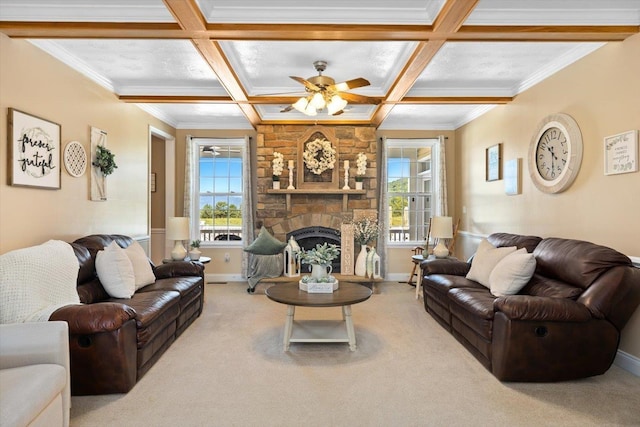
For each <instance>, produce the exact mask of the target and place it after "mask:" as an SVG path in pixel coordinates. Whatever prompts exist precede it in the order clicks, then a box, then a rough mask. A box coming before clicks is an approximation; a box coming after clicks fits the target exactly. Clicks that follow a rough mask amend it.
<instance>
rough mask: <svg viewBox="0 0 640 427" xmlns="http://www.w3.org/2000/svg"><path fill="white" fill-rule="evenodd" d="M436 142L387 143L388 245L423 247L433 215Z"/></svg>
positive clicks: (413, 140)
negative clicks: (403, 243)
mask: <svg viewBox="0 0 640 427" xmlns="http://www.w3.org/2000/svg"><path fill="white" fill-rule="evenodd" d="M437 143H438V140H437V139H419V140H418V139H404V140H402V139H394V140H392V139H388V140H387V194H388V202H389V208H388V215H389V217H388V224H389V240H388V241H389V243H398V242H411V243H420V244H422V243H424V239H425V238H426V237H427V229H428V227H429V218H431V217H432V216H433V214H434V202H435V201H436V200H437V197H435V195H434V191H435V190H434V189H435V188H436V186H434V184H433V179H432V177H433V178H435V177H436V176H437V172H436V171H434V167H435V166H436V165H437V164H438V162H437V161H435V156H437V146H438V145H437Z"/></svg>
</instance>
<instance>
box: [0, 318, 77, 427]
mask: <svg viewBox="0 0 640 427" xmlns="http://www.w3.org/2000/svg"><path fill="white" fill-rule="evenodd" d="M70 380H71V378H70V370H69V332H68V326H67V323H66V322H35V323H15V324H7V325H0V425H1V426H3V427H4V426H26V425H29V426H64V427H67V426H68V425H69V409H70V407H71V381H70Z"/></svg>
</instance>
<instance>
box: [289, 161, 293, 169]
mask: <svg viewBox="0 0 640 427" xmlns="http://www.w3.org/2000/svg"><path fill="white" fill-rule="evenodd" d="M289 168H293V160H289Z"/></svg>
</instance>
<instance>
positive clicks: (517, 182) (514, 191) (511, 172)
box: [504, 158, 522, 196]
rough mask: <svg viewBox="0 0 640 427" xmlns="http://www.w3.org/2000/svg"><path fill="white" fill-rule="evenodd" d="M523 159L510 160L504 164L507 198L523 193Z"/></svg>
mask: <svg viewBox="0 0 640 427" xmlns="http://www.w3.org/2000/svg"><path fill="white" fill-rule="evenodd" d="M521 164H522V159H520V158H516V159H510V160H507V161H505V162H504V192H505V194H506V195H507V196H515V195H518V194H520V191H521V188H522V186H521V182H522V180H521V178H520V169H521Z"/></svg>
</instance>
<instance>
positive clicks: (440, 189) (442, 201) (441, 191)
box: [433, 135, 448, 216]
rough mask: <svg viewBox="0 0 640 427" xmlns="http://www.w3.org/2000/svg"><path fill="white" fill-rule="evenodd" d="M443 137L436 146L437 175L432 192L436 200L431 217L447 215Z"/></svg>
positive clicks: (445, 159) (441, 136)
mask: <svg viewBox="0 0 640 427" xmlns="http://www.w3.org/2000/svg"><path fill="white" fill-rule="evenodd" d="M445 140H446V139H445V137H444V136H443V135H440V136H439V137H438V144H437V145H436V148H437V149H436V150H434V151H435V152H436V160H437V162H438V173H437V174H436V176H435V180H434V181H435V182H434V190H436V194H437V199H436V203H435V207H434V215H433V216H448V215H447V211H448V209H447V157H446V152H445Z"/></svg>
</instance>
